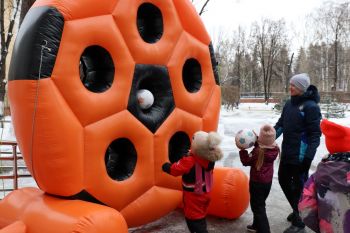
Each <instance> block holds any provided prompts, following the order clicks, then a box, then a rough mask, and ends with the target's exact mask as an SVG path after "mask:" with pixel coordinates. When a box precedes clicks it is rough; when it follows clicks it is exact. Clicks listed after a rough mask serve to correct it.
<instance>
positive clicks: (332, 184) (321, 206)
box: [299, 119, 350, 233]
mask: <svg viewBox="0 0 350 233" xmlns="http://www.w3.org/2000/svg"><path fill="white" fill-rule="evenodd" d="M321 129H322V133H323V134H324V135H325V139H326V140H325V141H326V146H327V150H328V152H329V155H327V156H326V157H325V158H323V159H322V161H321V162H320V163H319V164H318V165H317V168H316V172H315V173H314V174H312V176H310V178H309V179H308V181H307V182H306V183H305V185H304V190H303V194H302V196H301V200H300V202H299V212H300V216H301V218H302V219H303V221H304V223H305V225H306V226H308V227H309V228H310V229H311V230H313V231H314V232H317V233H319V232H320V233H350V128H349V127H345V126H341V125H338V124H336V123H334V122H331V121H328V120H327V119H324V120H322V122H321Z"/></svg>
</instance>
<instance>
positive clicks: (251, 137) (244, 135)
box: [235, 129, 257, 149]
mask: <svg viewBox="0 0 350 233" xmlns="http://www.w3.org/2000/svg"><path fill="white" fill-rule="evenodd" d="M235 140H236V145H237V146H238V147H240V148H242V149H248V148H250V147H252V146H254V144H255V142H256V140H257V137H256V135H255V133H254V131H253V130H251V129H242V130H240V131H238V133H237V134H236V137H235Z"/></svg>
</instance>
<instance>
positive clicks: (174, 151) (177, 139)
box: [168, 132, 191, 163]
mask: <svg viewBox="0 0 350 233" xmlns="http://www.w3.org/2000/svg"><path fill="white" fill-rule="evenodd" d="M190 148H191V141H190V138H189V137H188V136H187V134H186V133H185V132H176V133H175V134H174V135H173V136H172V137H171V139H170V141H169V152H168V156H169V161H170V162H171V163H175V162H177V161H179V160H180V159H181V158H182V157H183V156H184V155H186V154H187V153H188V151H189V149H190Z"/></svg>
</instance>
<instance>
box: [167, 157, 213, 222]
mask: <svg viewBox="0 0 350 233" xmlns="http://www.w3.org/2000/svg"><path fill="white" fill-rule="evenodd" d="M196 165H197V166H198V165H199V166H200V167H201V168H202V169H201V170H202V178H203V181H202V182H201V183H202V185H200V186H202V190H199V191H198V186H197V190H196ZM214 165H215V163H214V162H210V161H208V160H206V159H202V158H200V157H198V156H196V155H194V154H191V155H189V156H185V157H183V158H181V159H180V160H179V161H178V162H176V163H173V164H172V165H171V167H170V174H171V175H173V176H180V175H182V188H183V192H184V197H183V202H184V212H185V216H186V218H188V219H192V220H193V219H202V218H205V216H206V215H207V210H208V206H209V203H210V188H211V187H207V185H208V186H211V182H212V179H213V169H214ZM197 169H198V168H197ZM197 173H198V171H197ZM208 180H209V181H208ZM197 182H198V178H197ZM208 182H209V183H210V184H209V183H208Z"/></svg>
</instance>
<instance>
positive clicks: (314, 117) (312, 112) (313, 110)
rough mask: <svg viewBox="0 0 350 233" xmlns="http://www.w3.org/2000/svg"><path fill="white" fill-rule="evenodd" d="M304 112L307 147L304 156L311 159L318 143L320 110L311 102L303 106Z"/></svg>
mask: <svg viewBox="0 0 350 233" xmlns="http://www.w3.org/2000/svg"><path fill="white" fill-rule="evenodd" d="M304 112H305V131H306V137H307V144H308V146H307V149H306V152H305V158H308V159H311V160H312V159H313V158H314V157H315V154H316V150H317V147H318V146H319V145H320V137H321V134H322V133H321V128H320V122H321V111H320V108H319V106H318V105H317V104H313V105H310V106H307V107H305V108H304Z"/></svg>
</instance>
